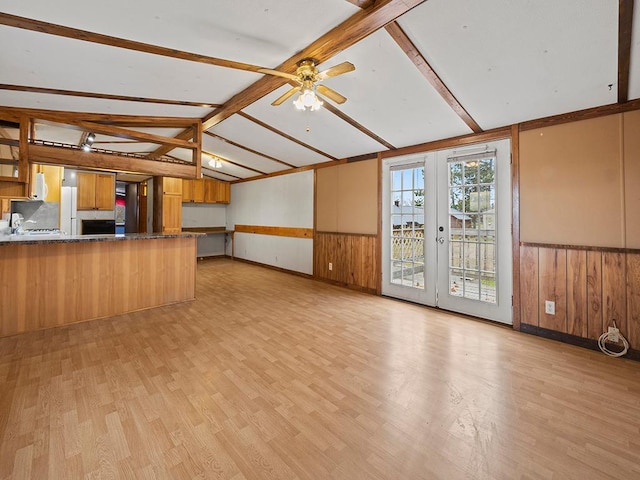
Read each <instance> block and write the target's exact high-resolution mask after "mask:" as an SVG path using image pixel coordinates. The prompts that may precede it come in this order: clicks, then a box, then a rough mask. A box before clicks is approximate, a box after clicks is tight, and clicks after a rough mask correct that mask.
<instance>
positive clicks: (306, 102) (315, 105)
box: [293, 88, 324, 112]
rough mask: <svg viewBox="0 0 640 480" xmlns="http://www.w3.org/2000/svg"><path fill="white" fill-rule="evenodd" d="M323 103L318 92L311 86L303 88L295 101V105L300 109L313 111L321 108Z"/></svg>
mask: <svg viewBox="0 0 640 480" xmlns="http://www.w3.org/2000/svg"><path fill="white" fill-rule="evenodd" d="M323 104H324V102H323V101H322V100H320V99H319V98H318V96H317V95H316V92H315V91H314V90H313V89H311V88H305V89H304V90H302V92H301V93H300V95H299V96H298V98H297V99H296V100H294V101H293V105H294V106H295V107H296V108H297V109H298V110H311V111H312V112H315V111H316V110H320V107H321V106H322V105H323Z"/></svg>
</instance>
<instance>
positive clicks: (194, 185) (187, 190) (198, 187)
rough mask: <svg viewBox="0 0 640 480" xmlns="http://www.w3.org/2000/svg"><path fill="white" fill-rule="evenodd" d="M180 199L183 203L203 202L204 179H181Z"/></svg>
mask: <svg viewBox="0 0 640 480" xmlns="http://www.w3.org/2000/svg"><path fill="white" fill-rule="evenodd" d="M182 201H183V202H184V203H202V202H204V179H198V180H182Z"/></svg>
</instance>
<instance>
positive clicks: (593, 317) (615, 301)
mask: <svg viewBox="0 0 640 480" xmlns="http://www.w3.org/2000/svg"><path fill="white" fill-rule="evenodd" d="M546 300H550V301H553V302H555V315H549V314H547V313H545V301H546ZM520 314H521V322H522V323H523V324H528V325H532V326H534V327H539V328H542V329H546V330H552V331H556V332H560V333H564V334H568V335H573V336H577V337H582V338H586V339H591V340H597V339H598V337H599V336H600V335H601V334H602V333H603V332H604V331H605V330H606V329H607V327H608V326H609V325H611V324H612V322H613V321H614V320H615V322H616V324H617V326H618V328H619V329H620V332H621V333H622V334H623V335H624V336H625V337H626V338H627V340H628V341H629V344H630V346H631V348H632V349H634V350H638V349H640V252H638V251H637V250H625V249H608V248H596V247H575V246H547V245H545V246H542V245H536V244H522V245H521V246H520Z"/></svg>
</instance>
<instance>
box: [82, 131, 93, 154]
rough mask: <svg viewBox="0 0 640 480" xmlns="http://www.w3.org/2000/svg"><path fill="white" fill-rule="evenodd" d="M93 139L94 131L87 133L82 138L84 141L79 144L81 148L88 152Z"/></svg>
mask: <svg viewBox="0 0 640 480" xmlns="http://www.w3.org/2000/svg"><path fill="white" fill-rule="evenodd" d="M95 140H96V134H95V133H93V132H89V133H87V137H86V138H85V139H84V143H83V144H82V145H81V147H82V150H84V151H85V152H90V151H91V145H93V142H95Z"/></svg>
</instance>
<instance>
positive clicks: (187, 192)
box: [182, 180, 194, 202]
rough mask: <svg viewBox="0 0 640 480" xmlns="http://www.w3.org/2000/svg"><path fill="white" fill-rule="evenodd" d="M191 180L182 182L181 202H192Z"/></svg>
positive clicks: (192, 185)
mask: <svg viewBox="0 0 640 480" xmlns="http://www.w3.org/2000/svg"><path fill="white" fill-rule="evenodd" d="M193 187H194V181H193V180H182V201H183V202H193V201H194V200H193Z"/></svg>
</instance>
